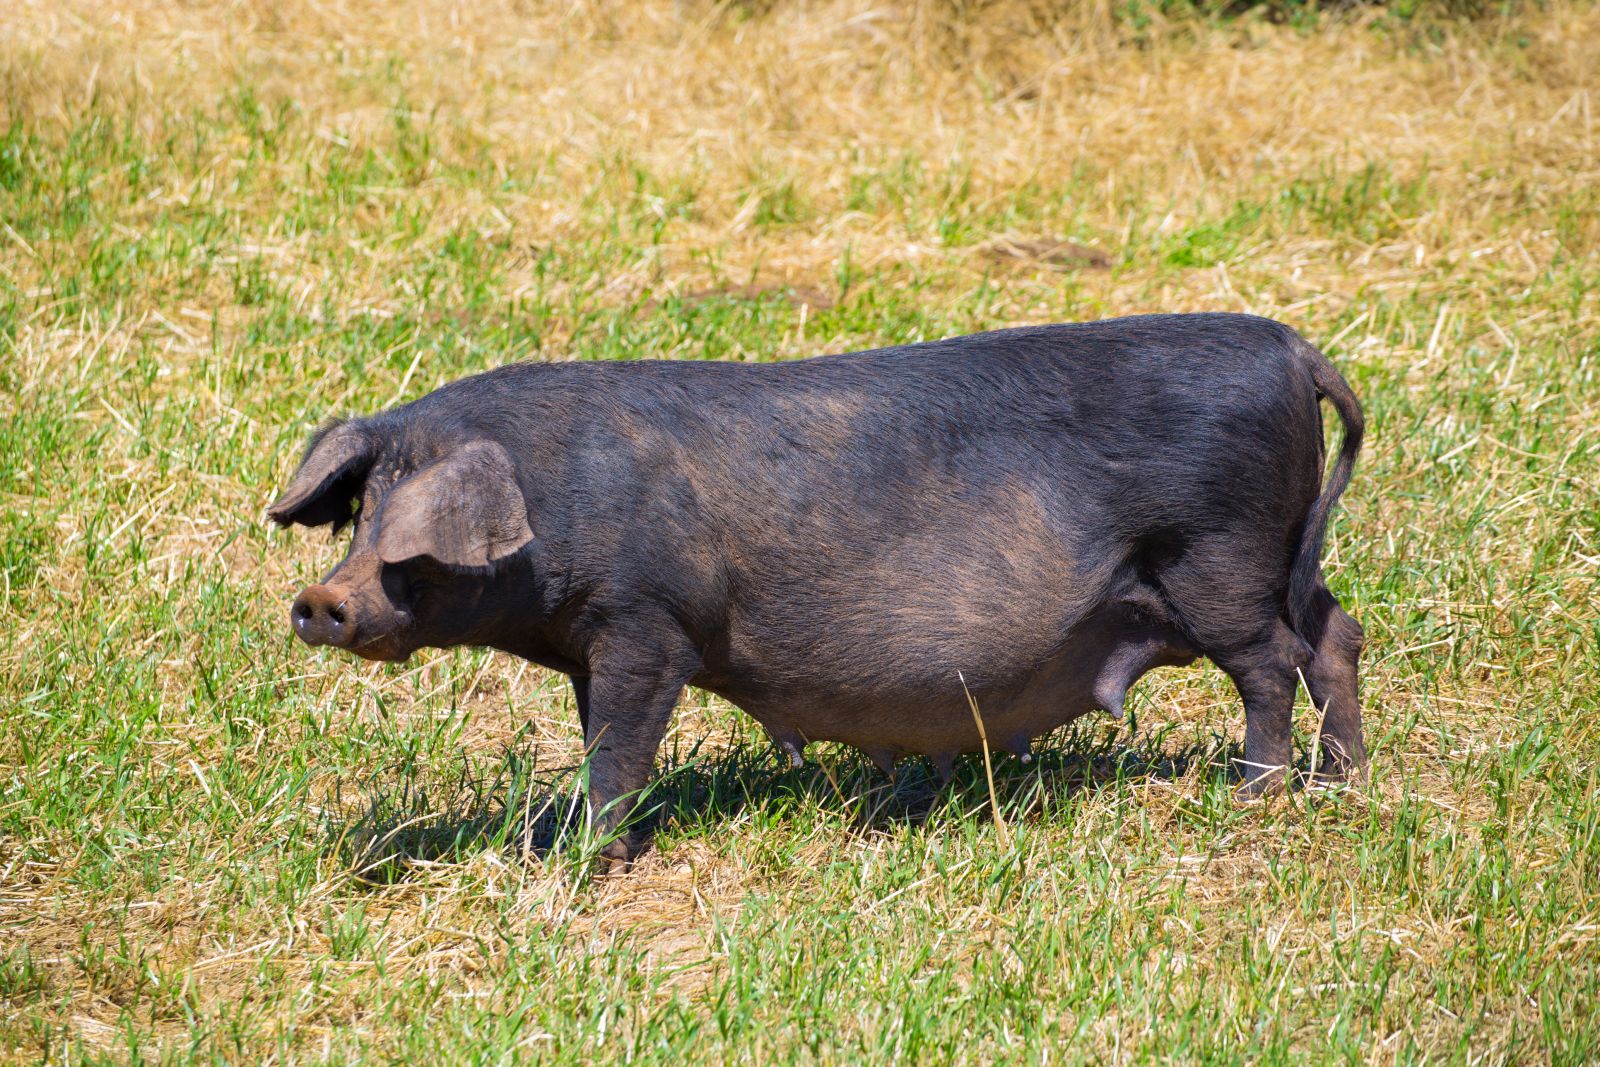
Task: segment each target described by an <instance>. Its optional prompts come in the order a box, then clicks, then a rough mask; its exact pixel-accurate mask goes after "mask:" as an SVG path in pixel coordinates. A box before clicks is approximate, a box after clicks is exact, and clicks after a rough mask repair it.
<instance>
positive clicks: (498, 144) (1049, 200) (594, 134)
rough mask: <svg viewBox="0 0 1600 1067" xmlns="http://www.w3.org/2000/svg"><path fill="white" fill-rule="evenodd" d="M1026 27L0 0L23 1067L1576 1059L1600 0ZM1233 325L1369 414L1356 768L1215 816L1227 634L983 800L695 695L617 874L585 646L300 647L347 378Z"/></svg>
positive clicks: (972, 791) (1027, 16)
mask: <svg viewBox="0 0 1600 1067" xmlns="http://www.w3.org/2000/svg"><path fill="white" fill-rule="evenodd" d="M1049 6H1051V5H1044V4H1038V5H1031V6H1030V5H1029V4H1028V3H1025V2H1023V0H994V2H991V3H965V4H961V3H954V2H947V3H940V2H936V0H904V2H899V3H884V4H873V3H868V2H867V0H837V2H816V3H809V2H802V0H795V2H794V3H779V4H774V5H751V6H745V5H738V4H734V5H731V6H730V5H723V6H721V7H716V6H712V5H709V4H698V3H696V2H695V0H679V2H676V3H674V2H668V0H642V2H640V3H621V2H615V3H610V2H595V0H576V2H574V3H571V4H538V3H524V2H519V0H485V2H482V3H475V4H459V3H454V2H451V0H413V2H410V3H406V4H403V5H390V4H381V3H376V2H371V0H325V2H312V0H234V2H231V3H227V4H195V3H188V2H182V0H95V2H89V0H11V2H10V3H7V4H5V5H0V413H3V421H0V501H3V507H0V598H3V599H0V634H3V635H4V636H3V639H0V716H3V720H0V723H3V730H0V1048H3V1049H4V1050H5V1052H4V1053H3V1054H4V1055H8V1056H10V1057H12V1058H15V1059H17V1060H19V1061H34V1060H38V1059H41V1058H49V1059H52V1060H61V1061H76V1062H101V1061H124V1060H127V1061H135V1060H136V1061H162V1062H188V1061H233V1062H268V1061H297V1062H303V1061H319V1062H356V1061H366V1060H387V1061H405V1062H433V1063H448V1062H457V1061H465V1060H477V1061H483V1062H506V1061H512V1060H521V1059H549V1060H553V1061H566V1062H591V1061H593V1060H596V1059H607V1060H609V1059H615V1060H629V1061H635V1062H665V1063H698V1062H728V1061H737V1062H759V1063H769V1062H790V1061H807V1062H811V1061H817V1062H830V1063H832V1062H888V1061H890V1060H891V1059H899V1060H901V1061H903V1062H908V1063H925V1062H964V1063H988V1062H1041V1063H1043V1062H1063V1061H1065V1062H1099V1061H1104V1060H1113V1059H1124V1060H1152V1059H1161V1060H1169V1059H1170V1060H1178V1061H1185V1062H1191V1061H1225V1062H1306V1063H1323V1062H1329V1061H1334V1060H1338V1061H1345V1062H1358V1061H1359V1062H1368V1061H1370V1062H1378V1063H1389V1062H1419V1061H1423V1060H1427V1061H1447V1062H1529V1061H1533V1062H1540V1061H1546V1062H1557V1063H1594V1062H1596V1061H1597V1059H1600V1025H1597V1022H1596V1013H1597V1010H1600V1003H1597V998H1600V760H1597V757H1600V719H1597V716H1596V709H1597V705H1600V652H1597V644H1600V624H1597V621H1596V616H1597V612H1596V603H1597V599H1600V598H1597V582H1600V434H1597V432H1596V426H1597V424H1600V297H1597V295H1596V292H1595V283H1596V280H1597V279H1600V128H1597V120H1600V53H1597V52H1596V49H1595V47H1594V43H1595V41H1596V40H1600V10H1597V9H1596V8H1595V7H1594V6H1593V5H1592V4H1589V3H1572V2H1569V0H1550V2H1549V3H1545V4H1538V5H1528V6H1527V7H1526V8H1525V9H1524V10H1522V11H1521V12H1520V13H1515V14H1511V15H1504V16H1493V17H1487V18H1483V19H1480V20H1478V21H1475V22H1471V23H1465V22H1463V23H1456V22H1449V21H1441V20H1437V19H1423V18H1421V17H1414V18H1407V17H1405V15H1404V14H1403V13H1401V12H1396V11H1390V12H1387V13H1385V12H1381V11H1380V12H1377V13H1374V14H1366V15H1347V16H1344V17H1340V18H1318V17H1311V16H1304V17H1301V18H1299V19H1297V20H1291V21H1290V22H1289V23H1287V24H1281V25H1274V24H1270V23H1268V22H1267V21H1264V20H1261V19H1256V18H1250V17H1244V18H1239V19H1234V20H1231V21H1226V22H1220V21H1214V20H1207V19H1205V18H1201V17H1191V16H1179V15H1176V14H1173V13H1172V10H1173V8H1172V7H1171V5H1166V6H1162V5H1155V6H1151V5H1141V4H1137V3H1135V4H1132V5H1123V6H1119V7H1118V8H1117V9H1116V10H1117V12H1118V13H1117V15H1116V16H1115V17H1113V16H1112V15H1111V14H1109V13H1108V12H1109V11H1110V8H1109V5H1105V6H1096V5H1090V4H1087V3H1086V4H1084V5H1083V6H1082V7H1081V9H1078V8H1072V9H1070V10H1068V11H1067V12H1066V13H1065V14H1058V15H1057V16H1054V17H1051V18H1047V17H1046V16H1045V14H1044V13H1043V12H1044V10H1045V9H1046V8H1047V7H1049ZM764 8H770V10H765V9H764ZM1203 309H1229V310H1249V311H1253V312H1258V313H1260V314H1264V315H1270V316H1275V317H1278V318H1282V319H1284V320H1286V321H1288V322H1291V323H1293V324H1295V325H1297V326H1299V327H1300V328H1301V329H1302V330H1303V331H1304V332H1305V333H1306V334H1307V336H1309V337H1310V338H1312V339H1313V340H1314V341H1315V342H1317V343H1318V344H1320V345H1322V346H1324V347H1325V348H1326V350H1327V351H1328V352H1329V353H1330V355H1331V356H1332V357H1333V358H1334V359H1335V360H1336V362H1337V363H1338V364H1339V365H1340V366H1341V367H1342V368H1343V369H1344V371H1345V373H1346V374H1347V375H1348V376H1349V378H1350V379H1351V381H1352V382H1353V384H1354V385H1355V386H1356V388H1357V390H1358V392H1359V393H1360V394H1361V396H1362V397H1363V399H1364V401H1365V403H1366V408H1367V413H1368V417H1369V420H1370V421H1369V425H1370V429H1371V432H1370V436H1369V442H1370V443H1369V445H1368V447H1367V450H1366V452H1365V454H1364V456H1363V458H1362V462H1361V466H1360V468H1359V470H1358V473H1357V478H1356V481H1355V484H1354V486H1353V487H1352V489H1351V491H1350V492H1349V494H1348V495H1347V496H1346V498H1345V506H1344V509H1343V511H1342V512H1341V513H1340V515H1339V517H1338V519H1337V521H1336V525H1335V528H1334V531H1333V534H1332V537H1331V541H1330V548H1329V552H1328V571H1329V574H1330V580H1331V582H1332V583H1333V585H1334V588H1335V590H1336V591H1337V592H1338V593H1339V594H1340V595H1341V596H1342V597H1343V598H1344V599H1345V602H1346V603H1347V605H1348V606H1349V607H1350V608H1351V609H1352V611H1353V612H1354V613H1355V614H1356V615H1357V616H1358V617H1359V618H1360V619H1361V621H1362V622H1363V623H1364V624H1365V626H1366V629H1367V633H1368V636H1369V648H1368V652H1367V655H1366V660H1365V664H1366V674H1365V702H1366V708H1367V715H1368V720H1367V721H1368V726H1367V732H1368V738H1369V744H1370V746H1371V748H1372V750H1373V767H1372V777H1371V781H1370V783H1369V784H1367V785H1365V786H1363V787H1360V788H1354V789H1348V790H1334V791H1329V792H1320V793H1316V794H1306V793H1297V794H1295V795H1293V796H1291V797H1288V798H1286V799H1281V800H1278V801H1274V802H1270V803H1263V804H1248V805H1244V804H1238V803H1235V802H1233V801H1232V799H1231V798H1230V796H1229V786H1228V782H1227V781H1226V778H1225V774H1224V771H1223V763H1224V761H1225V758H1226V756H1227V754H1228V752H1229V751H1230V749H1229V746H1230V745H1232V744H1234V743H1235V742H1236V741H1237V739H1238V738H1239V737H1240V734H1241V730H1242V726H1243V721H1242V714H1241V712H1240V709H1239V706H1238V702H1237V699H1236V697H1235V695H1234V693H1233V692H1232V690H1231V688H1230V687H1229V686H1228V684H1227V683H1226V680H1225V679H1223V678H1222V677H1221V676H1220V675H1219V674H1218V673H1217V672H1216V671H1215V670H1213V669H1210V668H1195V669H1190V670H1187V671H1167V672H1159V673H1157V674H1156V675H1153V676H1151V677H1150V678H1148V679H1147V680H1146V681H1145V682H1144V683H1143V684H1142V685H1141V686H1140V687H1139V689H1138V690H1137V695H1136V697H1135V699H1134V702H1133V709H1134V712H1135V717H1134V720H1133V721H1131V722H1124V723H1117V722H1113V721H1111V720H1109V719H1106V720H1104V721H1095V722H1093V723H1090V724H1088V725H1086V726H1082V727H1079V728H1077V729H1075V730H1073V731H1071V732H1068V733H1066V734H1064V735H1063V736H1060V737H1056V738H1053V739H1051V740H1050V742H1049V743H1048V744H1047V745H1045V746H1044V747H1043V752H1042V754H1041V758H1040V759H1039V761H1038V764H1037V766H1036V767H1034V768H1025V767H1022V766H1020V765H1018V764H1016V763H1014V762H1013V761H1011V760H1009V759H1001V760H1000V761H999V762H998V763H997V766H996V774H997V789H998V793H999V796H1000V800H1001V807H1002V812H1003V815H1004V820H1005V823H1004V829H1003V830H1002V828H1001V827H999V826H998V825H997V822H996V819H995V818H994V813H993V812H992V811H991V810H990V805H989V798H988V790H987V786H986V784H985V782H984V775H983V770H982V764H981V761H976V760H968V761H967V762H966V763H965V764H964V765H963V766H962V768H961V771H960V773H959V775H958V778H957V780H956V781H955V782H954V783H953V784H952V786H951V787H950V788H948V789H946V790H944V791H938V790H936V789H934V788H933V786H932V784H931V783H930V781H929V779H928V773H927V771H926V769H925V768H923V767H921V766H919V765H917V764H908V765H906V766H904V767H903V769H902V773H901V774H900V776H899V778H898V779H897V780H896V781H895V782H893V783H891V782H890V781H889V780H888V779H886V778H885V777H884V776H882V775H881V774H879V773H878V772H876V771H875V770H873V769H871V768H870V767H869V766H867V765H866V764H865V763H864V761H863V760H862V759H861V758H859V757H858V756H857V755H856V754H855V753H853V752H852V751H849V750H844V749H838V748H832V747H829V746H818V747H817V748H816V749H814V750H813V753H814V758H813V760H812V762H811V763H810V764H808V766H807V767H806V768H804V769H803V770H800V771H796V772H791V771H786V770H784V769H782V767H781V766H780V764H779V762H778V761H777V760H776V759H775V758H774V757H773V756H772V754H771V753H770V751H769V749H768V748H767V746H766V743H765V741H764V739H763V737H762V735H761V734H760V733H759V731H758V730H756V729H755V728H754V727H753V724H751V723H750V722H748V721H747V720H745V719H743V718H742V717H741V716H740V715H739V714H738V713H736V712H735V711H733V710H732V709H730V708H728V707H726V706H724V705H722V704H720V703H718V702H716V701H715V700H708V699H705V698H703V697H702V696H700V695H698V694H692V693H691V694H689V695H688V696H687V697H686V700H685V705H684V707H683V709H682V714H681V715H680V717H679V720H678V723H677V725H676V727H675V729H674V731H673V734H672V736H671V738H670V739H669V742H668V745H667V750H666V752H665V753H664V767H663V780H662V783H661V785H660V786H659V787H658V788H657V789H656V791H655V793H654V794H653V799H654V800H655V801H657V802H659V805H660V807H661V813H660V825H659V829H658V832H657V835H656V841H657V844H656V848H655V849H654V851H652V852H650V853H649V854H648V855H647V856H646V857H645V858H644V859H643V861H642V862H641V863H640V864H639V866H638V868H637V870H636V871H635V872H634V873H633V874H632V875H631V876H628V877H625V878H620V879H604V878H596V877H594V876H592V874H591V873H590V871H589V868H588V866H587V865H586V864H585V862H584V848H583V845H582V842H568V843H565V844H562V845H560V846H559V847H557V848H555V849H554V850H553V851H552V852H549V853H541V854H538V855H534V856H530V857H524V856H523V855H521V854H519V852H518V850H517V848H516V846H515V842H516V841H517V840H518V838H519V837H520V831H521V826H522V824H523V823H524V822H528V821H530V820H532V819H533V818H534V817H535V816H536V815H538V812H537V811H531V810H529V808H528V806H527V805H528V802H529V798H532V800H533V802H534V803H535V804H538V803H540V802H541V799H542V798H543V799H548V798H549V797H550V796H551V795H554V796H556V797H557V798H558V802H557V803H558V805H559V802H560V798H565V797H568V796H570V795H571V789H572V786H573V773H572V770H571V768H572V767H573V765H574V763H575V762H576V757H577V753H578V748H579V746H578V743H577V738H576V726H575V716H574V713H573V710H572V706H571V701H570V697H569V696H568V694H567V691H566V689H565V687H564V685H563V683H562V680H561V679H560V678H557V677H554V676H551V675H548V674H546V673H544V672H542V671H539V670H536V669H532V668H528V667H524V666H520V665H519V664H517V663H515V662H512V661H510V660H507V659H504V658H501V657H498V656H493V655H488V654H483V653H477V652H469V651H457V652H449V653H434V654H426V655H422V656H419V657H418V658H416V659H415V660H413V661H412V662H411V663H410V664H408V665H406V666H405V667H400V668H393V667H379V666H369V665H362V664H357V663H353V662H350V661H348V660H346V659H344V658H342V657H339V656H335V655H328V654H321V653H313V652H311V651H309V650H307V649H305V648H302V647H299V646H297V645H296V644H295V643H293V642H292V640H291V638H290V635H289V632H288V629H287V627H286V625H285V621H284V616H285V608H286V605H287V603H288V600H289V598H290V597H291V596H292V595H293V593H294V591H295V590H296V589H297V588H298V587H299V586H300V585H301V584H302V583H303V582H305V581H306V580H307V579H308V578H310V577H311V576H313V575H316V574H318V573H320V572H321V571H322V570H324V569H326V568H327V567H328V566H329V565H330V564H331V562H332V561H333V560H334V559H335V558H336V556H337V555H338V553H339V552H340V549H339V548H338V547H337V546H335V545H331V544H329V543H328V541H327V538H326V537H325V536H302V535H296V534H283V533H278V532H275V531H271V530H268V529H267V527H266V525H265V523H264V521H263V518H264V516H263V511H264V507H265V504H266V502H267V501H268V500H269V499H270V498H271V496H272V494H273V492H274V489H275V488H276V487H279V486H281V485H282V484H283V482H284V480H285V478H286V476H287V475H288V473H289V471H290V470H291V469H292V466H293V464H294V462H295V459H296V457H297V454H298V451H299V449H300V447H301V444H302V441H303V439H304V437H305V435H306V434H307V432H308V431H309V430H310V429H311V428H312V427H313V426H315V425H316V424H317V423H318V422H319V421H321V420H322V419H324V418H325V417H328V416H330V415H332V414H335V413H340V412H364V411H370V410H373V409H376V408H378V407H380V406H383V405H386V404H389V403H391V402H393V401H398V400H401V399H404V398H409V397H415V396H418V395H420V394H421V393H423V392H425V391H426V390H428V389H430V388H432V387H433V386H435V385H438V384H439V383H441V382H444V381H446V380H449V379H451V378H454V377H457V376H459V375H462V374H465V373H469V372H472V371H476V370H479V369H482V368H486V367H490V366H494V365H496V364H500V363H503V362H506V361H509V360H515V359H525V358H540V359H618V358H633V357H639V356H658V357H661V356H664V357H670V358H679V359H700V358H719V359H751V360H756V359H760V360H767V359H785V358H791V357H797V356H803V355H810V354H814V353H820V352H826V351H834V350H843V349H848V348H854V347H869V346H873V345H877V344H881V343H890V342H902V341H907V340H916V339H922V338H933V337H938V336H941V335H946V334H953V333H964V332H969V331H974V330H978V329H982V328H988V327H996V326H1002V325H1009V324H1019V323H1032V322H1042V321H1051V320H1070V319H1086V318H1096V317H1102V316H1107V315H1115V314H1123V313H1131V312H1141V311H1153V310H1203ZM737 446H738V443H737V442H730V447H737ZM795 550H796V551H799V552H803V551H806V546H805V545H796V546H795ZM1315 719H1316V712H1315V710H1314V709H1313V708H1311V707H1310V706H1309V705H1308V704H1307V703H1305V702H1304V701H1303V702H1302V705H1301V709H1300V712H1299V718H1298V723H1299V726H1300V730H1301V737H1302V740H1303V739H1304V738H1308V737H1309V736H1310V732H1311V730H1312V729H1313V728H1314V726H1315ZM539 817H540V818H543V819H545V820H546V821H548V819H549V813H548V811H547V812H546V813H545V814H544V815H542V816H539Z"/></svg>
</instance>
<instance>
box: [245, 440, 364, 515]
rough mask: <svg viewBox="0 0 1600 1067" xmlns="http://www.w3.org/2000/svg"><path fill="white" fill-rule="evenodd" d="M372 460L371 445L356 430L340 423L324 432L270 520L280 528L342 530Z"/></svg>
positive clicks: (277, 501) (313, 442) (313, 441)
mask: <svg viewBox="0 0 1600 1067" xmlns="http://www.w3.org/2000/svg"><path fill="white" fill-rule="evenodd" d="M372 459H373V448H372V442H371V441H370V440H369V439H368V438H367V435H366V434H364V433H362V432H361V431H360V430H358V429H357V428H356V427H354V426H351V425H350V424H348V423H341V424H340V425H337V426H334V427H332V428H331V429H328V430H324V431H323V432H322V433H320V434H318V435H317V436H316V437H315V438H313V439H312V442H311V447H310V448H309V449H307V450H306V457H305V459H303V460H301V461H300V469H299V470H298V471H296V472H295V476H294V481H292V482H290V483H289V488H287V489H285V490H284V491H283V495H282V496H280V497H279V498H278V499H277V500H276V501H274V502H273V504H272V506H271V507H269V508H268V509H267V516H268V517H269V518H270V519H272V521H273V522H275V523H277V524H278V525H279V526H288V525H289V524H290V523H292V522H297V523H299V524H300V525H302V526H323V525H326V524H327V523H330V522H331V523H334V524H335V525H336V526H343V525H344V524H345V523H347V522H349V521H350V517H351V515H352V514H354V512H355V503H354V501H355V496H356V493H357V492H358V491H359V490H360V488H361V483H362V482H363V481H364V480H365V479H366V477H367V471H368V470H369V469H371V467H372Z"/></svg>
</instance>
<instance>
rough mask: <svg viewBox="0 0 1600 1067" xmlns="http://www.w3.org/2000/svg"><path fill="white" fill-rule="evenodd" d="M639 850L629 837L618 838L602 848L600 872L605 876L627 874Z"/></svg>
mask: <svg viewBox="0 0 1600 1067" xmlns="http://www.w3.org/2000/svg"><path fill="white" fill-rule="evenodd" d="M638 852H639V850H638V849H636V848H634V847H633V844H632V842H630V841H629V840H628V839H627V838H618V839H617V840H615V841H612V842H611V843H610V844H608V845H606V846H605V847H604V848H602V849H601V850H600V858H599V859H600V862H599V872H598V873H599V874H600V875H601V876H602V877H604V878H612V877H615V876H617V875H623V874H627V873H628V872H629V871H630V870H632V869H633V861H634V860H635V859H637V858H638Z"/></svg>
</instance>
